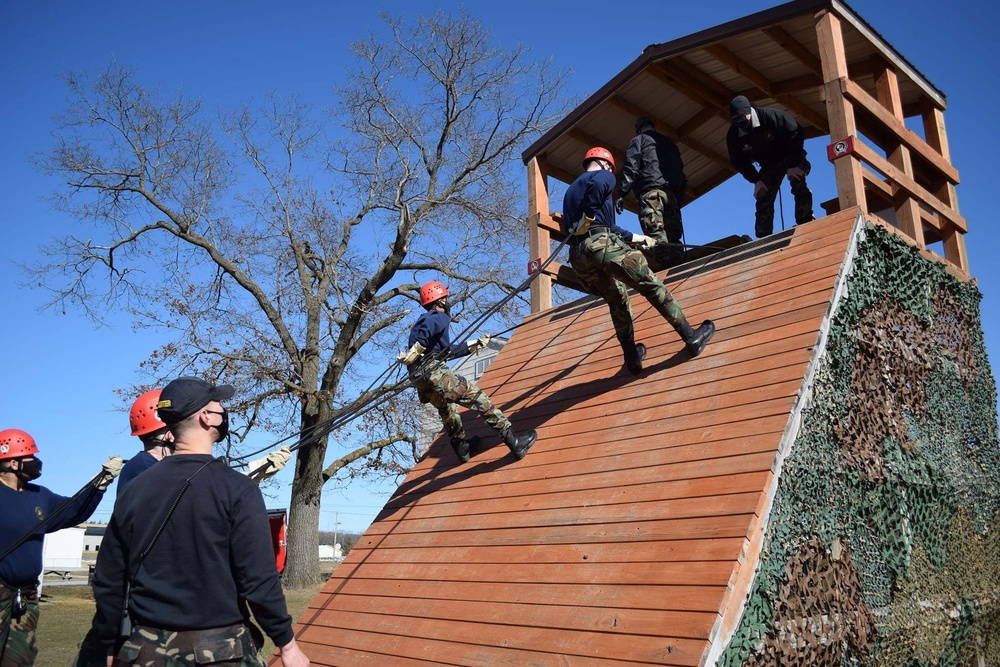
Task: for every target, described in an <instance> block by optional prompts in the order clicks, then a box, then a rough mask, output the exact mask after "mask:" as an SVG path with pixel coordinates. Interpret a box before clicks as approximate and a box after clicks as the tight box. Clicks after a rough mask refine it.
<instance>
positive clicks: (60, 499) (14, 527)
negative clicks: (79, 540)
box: [0, 484, 104, 586]
mask: <svg viewBox="0 0 1000 667" xmlns="http://www.w3.org/2000/svg"><path fill="white" fill-rule="evenodd" d="M103 497H104V492H103V491H98V490H97V488H96V487H94V486H90V488H89V489H87V490H86V491H84V492H83V493H82V494H81V495H80V497H79V498H77V499H76V500H75V501H73V502H72V503H70V505H69V506H67V507H66V509H64V510H63V511H62V512H60V513H59V515H58V516H57V517H56V518H55V519H54V520H52V521H51V522H49V523H47V524H46V525H45V527H44V528H43V529H42V531H41V532H38V533H36V534H34V535H32V536H31V537H30V538H29V539H28V540H27V541H25V542H24V543H23V544H22V545H21V546H19V547H18V548H17V549H14V551H13V552H11V553H10V554H8V555H7V556H6V557H5V558H4V559H3V560H2V561H0V579H3V580H4V581H6V582H7V583H8V584H11V585H12V586H30V585H32V584H34V583H35V582H37V581H38V575H40V574H41V573H42V540H43V539H44V538H45V533H54V532H56V531H57V530H61V529H63V528H69V527H70V526H75V525H76V524H78V523H81V522H83V521H86V520H87V519H89V518H90V515H91V514H93V513H94V510H95V509H97V506H98V505H99V504H100V502H101V498H103ZM67 500H69V498H67V497H66V496H60V495H57V494H55V493H52V492H51V491H49V490H48V489H46V488H45V487H44V486H38V485H37V484H25V485H24V490H22V491H15V490H14V489H12V488H10V487H9V486H7V485H6V484H0V508H2V510H0V553H2V552H4V551H6V550H7V548H8V547H10V545H12V544H14V542H16V541H17V540H19V539H20V538H21V536H23V535H25V534H26V533H28V532H29V531H31V530H32V529H34V528H36V527H37V526H38V524H39V523H41V522H42V521H43V520H44V519H45V518H46V517H48V516H49V515H51V514H52V512H54V511H55V510H56V508H58V507H59V506H60V505H62V504H63V503H64V502H66V501H67Z"/></svg>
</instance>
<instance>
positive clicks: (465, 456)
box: [451, 435, 479, 463]
mask: <svg viewBox="0 0 1000 667" xmlns="http://www.w3.org/2000/svg"><path fill="white" fill-rule="evenodd" d="M478 445H479V436H478V435H474V436H472V437H471V438H465V439H464V440H452V441H451V448H452V449H454V450H455V456H457V457H458V460H459V461H460V462H461V463H468V462H469V459H471V458H472V455H473V454H475V451H474V450H475V449H476V447H477V446H478Z"/></svg>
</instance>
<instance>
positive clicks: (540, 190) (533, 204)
mask: <svg viewBox="0 0 1000 667" xmlns="http://www.w3.org/2000/svg"><path fill="white" fill-rule="evenodd" d="M545 167H546V165H545V160H544V158H542V157H540V156H539V157H535V158H532V159H531V161H530V162H528V253H529V260H532V259H538V258H541V260H542V261H543V262H544V261H545V260H546V259H548V257H549V254H550V253H551V244H550V242H549V239H550V236H549V232H548V231H547V230H545V229H543V228H542V227H541V226H540V224H539V222H540V220H541V217H542V215H543V214H544V215H545V216H546V217H548V215H549V184H548V175H547V174H546V169H545ZM551 307H552V278H551V277H550V276H547V275H544V274H543V275H540V276H538V277H537V278H535V280H533V281H532V283H531V312H533V313H537V312H539V311H542V310H548V309H549V308H551Z"/></svg>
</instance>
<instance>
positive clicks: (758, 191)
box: [753, 181, 767, 199]
mask: <svg viewBox="0 0 1000 667" xmlns="http://www.w3.org/2000/svg"><path fill="white" fill-rule="evenodd" d="M765 192H767V186H766V185H764V181H757V182H756V183H754V186H753V198H754V199H757V198H759V197H760V196H761V195H762V194H764V193H765Z"/></svg>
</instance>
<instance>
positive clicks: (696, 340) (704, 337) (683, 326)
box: [675, 320, 715, 357]
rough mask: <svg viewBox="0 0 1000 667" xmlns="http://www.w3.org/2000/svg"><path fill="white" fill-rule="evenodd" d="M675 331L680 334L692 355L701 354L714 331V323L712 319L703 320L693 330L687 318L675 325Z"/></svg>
mask: <svg viewBox="0 0 1000 667" xmlns="http://www.w3.org/2000/svg"><path fill="white" fill-rule="evenodd" d="M675 328H676V329H677V333H679V334H680V335H681V339H682V340H683V341H684V345H686V346H687V349H688V351H689V352H690V353H691V356H692V357H697V356H698V355H699V354H701V352H702V350H704V349H705V345H707V344H708V341H709V340H711V338H712V335H713V334H714V333H715V323H714V322H712V320H705V321H704V322H702V323H701V326H700V327H698V330H697V331H695V330H694V329H692V328H691V325H690V324H688V321H687V320H681V323H680V324H678V325H677V326H676V327H675Z"/></svg>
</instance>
